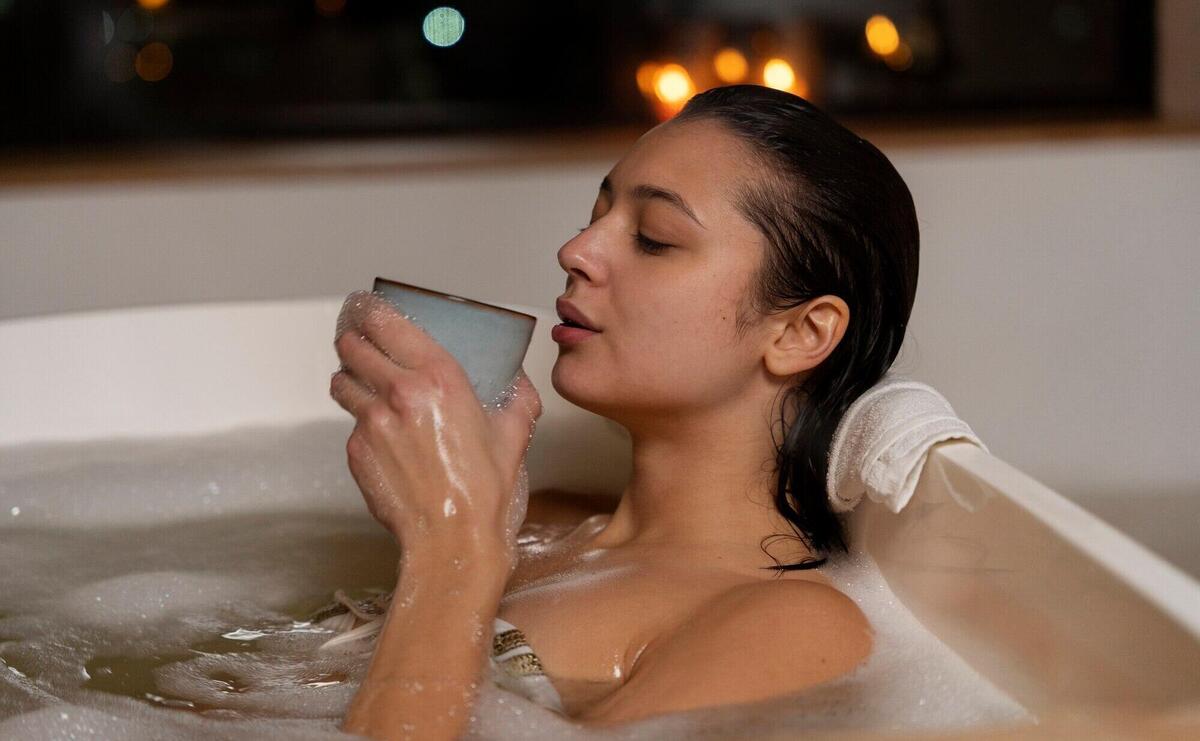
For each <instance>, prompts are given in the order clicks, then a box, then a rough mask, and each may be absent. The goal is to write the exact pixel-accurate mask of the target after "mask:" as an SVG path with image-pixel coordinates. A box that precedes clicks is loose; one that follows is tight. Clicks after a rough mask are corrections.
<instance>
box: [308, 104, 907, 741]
mask: <svg viewBox="0 0 1200 741" xmlns="http://www.w3.org/2000/svg"><path fill="white" fill-rule="evenodd" d="M917 253H918V230H917V223H916V217H915V212H914V208H913V203H912V198H911V196H910V194H909V192H908V189H907V188H906V187H905V185H904V182H903V181H902V180H901V178H900V176H899V175H898V174H897V173H896V171H895V169H894V168H893V167H892V166H891V164H890V163H889V162H888V160H887V159H886V158H885V157H884V156H883V155H882V154H881V153H880V152H879V151H878V150H877V149H876V148H875V147H873V146H872V145H870V144H869V143H867V142H866V141H864V140H862V139H860V138H859V137H857V136H856V135H854V134H853V133H851V132H849V131H848V130H846V129H844V128H843V127H841V126H840V125H838V124H837V123H835V122H834V121H833V120H832V119H830V118H828V117H827V116H826V115H825V114H823V113H822V112H820V111H819V110H818V109H816V108H815V107H814V106H812V105H811V104H810V103H808V102H807V101H805V100H803V99H802V98H798V97H796V96H794V95H791V94H788V93H784V92H780V91H776V90H772V89H769V88H764V87H758V86H752V85H737V86H730V87H723V88H716V89H712V90H709V91H707V92H704V93H701V94H699V95H697V96H695V97H693V98H692V99H691V101H689V103H688V104H687V106H686V107H685V108H684V109H683V111H682V112H681V113H680V114H678V115H677V116H676V117H675V118H674V119H672V120H670V121H668V122H666V123H664V124H661V125H659V126H658V127H656V128H654V129H652V130H651V131H649V132H647V133H646V134H645V135H644V136H642V137H641V138H640V139H639V140H638V141H637V143H636V144H634V146H633V148H632V149H631V150H630V151H629V152H628V153H627V154H626V155H625V157H623V158H622V159H621V161H620V162H618V163H617V164H616V165H615V166H614V167H613V168H612V170H611V171H610V172H609V174H608V176H607V177H606V178H605V179H604V181H603V183H602V184H601V186H600V192H599V195H598V197H597V199H596V202H595V205H594V206H593V209H592V214H591V219H590V222H589V224H588V225H587V226H586V227H585V228H583V229H581V230H580V233H579V235H578V236H576V237H574V238H573V239H571V240H570V241H569V242H567V243H566V244H565V245H563V246H562V248H561V249H560V250H559V252H558V261H559V264H560V265H561V266H562V268H563V270H564V271H565V272H566V274H567V283H566V291H565V293H564V294H563V296H562V297H561V298H560V299H559V302H558V309H559V313H560V316H562V317H564V318H565V319H568V320H574V322H573V323H578V324H582V325H584V326H586V327H589V328H591V329H592V330H593V331H584V330H579V329H575V330H564V328H563V326H562V325H560V326H559V327H555V328H554V332H553V333H554V336H555V340H556V341H557V342H558V343H559V356H558V359H557V362H556V363H555V365H554V370H553V375H552V381H553V385H554V389H555V391H556V392H558V393H559V394H560V395H562V396H563V397H564V398H565V399H567V400H568V401H570V402H572V403H574V404H576V405H578V406H580V407H583V408H584V409H588V410H590V411H592V412H595V413H597V414H601V415H604V416H606V417H608V418H610V419H613V420H615V421H616V422H618V423H620V424H621V425H622V426H623V427H625V428H626V429H627V430H628V431H629V433H630V436H631V438H632V445H633V450H632V452H633V474H632V476H631V478H630V480H629V483H628V485H627V486H626V488H625V490H624V492H623V494H622V497H621V499H620V502H619V504H618V505H617V506H616V509H615V511H613V512H611V513H600V514H591V513H587V512H581V513H580V514H579V518H577V519H576V521H575V522H573V523H570V527H569V531H568V532H566V533H565V534H564V533H560V534H559V535H557V536H551V537H547V538H543V539H541V540H539V541H537V542H533V543H529V542H526V540H525V539H522V545H521V546H519V547H518V544H517V541H518V538H517V537H516V536H517V534H516V533H515V532H514V531H513V528H512V527H511V526H509V524H508V523H509V522H510V521H512V520H513V519H514V516H515V514H516V513H517V512H519V511H520V508H521V507H522V506H523V505H524V503H523V502H519V501H516V500H517V497H515V496H514V495H513V494H512V492H513V491H514V489H517V488H518V474H519V471H520V470H521V463H522V460H523V456H524V454H525V451H526V449H527V443H528V441H529V439H530V438H531V436H532V431H533V427H534V425H535V422H536V418H537V416H538V415H539V414H540V413H541V405H540V399H539V396H538V393H537V391H536V390H535V389H534V388H533V387H532V385H531V384H530V382H529V380H528V379H527V378H526V377H524V375H523V374H522V376H521V377H520V379H519V381H518V383H517V385H516V389H515V393H514V395H513V397H512V399H511V401H510V402H509V403H508V405H507V406H506V407H504V408H503V409H500V410H496V411H494V412H489V411H487V410H484V409H481V408H480V406H479V404H478V402H477V401H476V400H475V398H474V396H473V395H472V393H471V389H470V386H469V383H468V381H467V380H466V377H465V374H464V372H463V371H462V369H461V367H460V366H459V365H458V364H457V363H456V362H454V361H453V359H452V358H451V357H450V356H449V354H448V353H446V352H445V351H444V350H442V349H441V348H440V347H439V346H438V345H437V344H436V343H434V342H433V341H432V340H431V339H430V338H429V337H428V336H427V335H425V334H424V333H423V332H421V331H420V330H419V329H418V328H416V327H415V326H414V325H412V324H411V323H409V322H407V321H406V320H404V319H403V318H402V317H400V316H399V315H398V314H396V313H395V312H393V311H390V310H389V309H388V308H387V307H386V306H385V305H383V304H382V302H380V301H379V300H378V299H373V298H370V297H365V298H362V299H360V300H359V301H358V302H357V303H356V305H355V308H353V309H351V310H349V311H347V313H346V318H345V320H344V322H343V328H348V329H353V330H354V331H342V332H341V334H340V336H339V337H338V339H337V342H336V346H337V350H338V354H339V356H340V357H341V358H342V361H343V363H344V366H343V370H342V371H340V372H338V373H336V374H335V375H334V377H333V379H332V383H331V393H332V395H333V397H334V398H335V399H336V400H337V401H338V403H340V404H341V405H342V406H343V407H345V408H346V409H347V410H348V411H350V412H351V413H352V414H353V415H354V416H355V417H356V418H357V420H358V424H357V425H356V427H355V430H354V432H353V434H352V435H351V436H350V439H349V441H348V443H347V452H348V457H349V461H350V468H351V471H352V472H353V474H354V477H355V480H356V481H357V482H358V484H359V487H360V488H361V489H362V491H363V494H364V497H365V498H366V500H367V502H368V506H369V507H370V509H371V511H372V513H373V514H374V515H375V517H376V518H377V519H379V521H380V522H381V523H383V524H384V525H385V526H386V527H387V528H388V529H389V530H390V531H391V532H392V533H393V534H395V535H396V537H397V538H398V539H399V541H400V543H402V544H403V556H402V558H401V571H400V577H399V581H398V583H397V588H396V592H395V595H394V598H393V599H392V602H391V606H390V608H389V609H388V612H387V616H386V619H385V620H384V621H383V628H382V632H381V633H380V635H379V638H378V643H377V645H376V648H375V654H374V657H373V659H372V663H371V666H370V669H369V671H368V674H367V677H366V679H365V681H364V683H363V685H362V687H361V689H360V690H359V693H358V695H357V696H356V697H355V699H354V701H353V703H352V704H351V707H350V709H349V712H348V714H347V716H346V720H345V726H344V727H345V729H346V730H348V731H352V732H356V733H361V734H364V735H368V736H372V737H377V738H393V737H404V736H406V735H411V736H412V737H414V738H453V737H454V736H456V735H457V734H458V733H460V732H461V731H462V730H463V728H464V727H465V724H466V720H467V716H468V712H469V708H470V703H471V701H472V697H473V695H474V690H475V688H476V686H477V685H476V681H477V680H478V678H479V677H480V673H481V668H482V667H483V665H484V664H485V662H486V660H487V657H488V649H489V648H490V643H491V641H490V639H491V627H492V626H493V619H494V618H497V617H498V618H500V619H502V620H504V621H507V622H508V623H511V624H512V625H514V626H519V627H520V629H521V631H523V633H524V635H525V636H526V637H527V639H528V642H529V644H530V647H531V648H533V649H535V650H536V655H537V656H538V657H539V658H540V661H541V665H542V666H543V667H544V669H545V672H546V674H548V675H549V676H550V677H553V678H557V679H555V685H556V686H557V688H558V690H559V692H560V694H561V696H562V700H563V704H564V706H565V709H566V712H567V714H568V715H569V716H570V717H572V718H573V719H574V720H576V721H578V722H580V723H584V724H590V725H609V724H613V723H619V722H625V721H630V720H635V719H639V718H644V717H647V716H650V715H655V714H659V713H665V712H672V711H679V710H686V709H691V708H698V707H704V706H711V705H720V704H726V703H740V702H751V701H755V700H762V699H766V698H768V697H772V696H777V695H782V694H791V693H795V692H799V691H802V690H804V689H805V688H806V687H810V686H812V685H815V684H817V683H820V682H824V681H827V680H830V679H833V678H835V677H837V676H839V675H842V674H845V673H846V672H849V671H851V670H852V669H853V668H854V667H856V666H857V665H859V664H860V663H861V662H862V661H863V660H864V659H865V658H866V657H867V656H868V654H869V652H870V648H871V630H870V626H869V624H868V623H867V621H866V618H865V617H864V616H863V614H862V613H861V611H860V610H859V609H858V607H857V606H856V605H855V604H854V603H853V602H852V601H851V600H850V599H849V598H847V597H845V596H844V595H843V594H841V593H840V592H838V591H837V590H836V589H835V588H833V587H832V586H830V584H829V583H828V581H827V580H826V578H825V577H824V576H823V575H822V574H821V572H820V571H819V570H818V569H817V567H819V566H820V564H822V563H823V562H824V560H825V558H826V557H827V556H828V555H829V554H831V553H833V552H835V551H838V550H842V549H844V548H845V543H844V540H843V535H842V531H841V524H840V522H839V521H838V519H837V518H836V517H835V516H834V515H833V513H832V512H831V510H830V508H829V506H828V503H827V500H826V493H825V485H824V480H825V472H826V456H827V455H828V449H829V444H830V440H831V438H832V435H833V432H834V430H835V428H836V426H837V424H838V421H839V420H840V419H841V416H842V414H843V412H844V411H845V409H846V408H847V407H848V406H849V405H850V404H851V403H852V402H853V401H854V400H855V399H856V398H857V397H858V396H859V395H861V394H862V393H863V392H864V391H866V390H867V389H868V388H870V387H871V386H872V385H873V384H874V383H875V382H876V381H877V380H878V379H879V378H880V377H881V376H882V375H883V373H884V372H885V371H886V370H887V369H888V367H889V366H890V365H891V363H892V361H893V360H894V358H895V357H896V354H897V352H898V351H899V349H900V345H901V343H902V341H903V339H904V331H905V326H906V324H907V322H908V317H909V314H910V311H911V308H912V304H913V298H914V293H915V290H916V282H917ZM566 323H567V324H568V325H570V324H571V323H572V322H566ZM776 435H778V438H779V439H778V440H777V438H776ZM539 501H540V498H539V496H538V495H537V494H535V495H534V497H533V498H532V500H531V504H530V507H529V513H530V517H529V519H528V520H527V522H526V528H532V527H533V526H536V525H539V524H542V525H544V524H545V523H538V522H536V519H537V517H538V514H539V512H540V511H541V509H540V508H539ZM588 515H590V516H588ZM579 519H582V521H581V522H580V521H579ZM543 530H544V528H543ZM415 636H419V637H420V638H419V639H417V640H414V637H415Z"/></svg>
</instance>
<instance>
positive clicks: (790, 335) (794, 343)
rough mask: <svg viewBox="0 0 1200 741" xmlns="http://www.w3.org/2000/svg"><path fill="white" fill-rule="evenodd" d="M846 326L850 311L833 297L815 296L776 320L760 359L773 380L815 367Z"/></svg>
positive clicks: (832, 348) (827, 354) (830, 350)
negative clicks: (775, 377)
mask: <svg viewBox="0 0 1200 741" xmlns="http://www.w3.org/2000/svg"><path fill="white" fill-rule="evenodd" d="M849 323H850V307H849V306H847V305H846V302H845V301H843V300H842V299H840V298H838V297H837V296H832V295H829V296H818V297H817V298H814V299H810V300H808V301H806V302H804V303H803V304H801V305H799V306H796V307H794V308H792V309H789V310H787V311H785V312H783V313H781V314H779V315H777V316H776V317H774V323H773V325H772V331H771V332H770V334H769V336H768V344H767V348H766V352H765V354H764V356H763V360H764V362H766V364H767V370H768V371H770V372H771V373H772V374H774V375H776V376H793V375H795V374H797V373H802V372H804V371H806V370H810V369H812V368H815V367H817V366H818V365H820V364H821V362H822V361H824V360H825V358H827V357H829V354H830V353H832V352H833V351H834V348H836V347H837V346H838V343H839V342H841V341H842V337H843V336H844V335H845V334H846V327H847V326H848V325H849Z"/></svg>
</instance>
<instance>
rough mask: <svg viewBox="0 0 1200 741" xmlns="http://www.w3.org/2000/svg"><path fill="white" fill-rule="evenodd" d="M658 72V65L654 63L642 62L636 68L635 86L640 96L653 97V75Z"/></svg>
mask: <svg viewBox="0 0 1200 741" xmlns="http://www.w3.org/2000/svg"><path fill="white" fill-rule="evenodd" d="M657 71H658V65H657V64H655V63H654V62H642V63H641V65H639V66H638V68H637V86H638V90H641V91H642V95H645V96H651V95H654V73H655V72H657Z"/></svg>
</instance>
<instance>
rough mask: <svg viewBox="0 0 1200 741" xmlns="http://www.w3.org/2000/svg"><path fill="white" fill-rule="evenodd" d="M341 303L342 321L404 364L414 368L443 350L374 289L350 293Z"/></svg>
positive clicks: (437, 355) (341, 322)
mask: <svg viewBox="0 0 1200 741" xmlns="http://www.w3.org/2000/svg"><path fill="white" fill-rule="evenodd" d="M351 296H352V297H356V298H355V299H354V301H350V300H349V299H347V304H346V306H344V307H343V314H344V318H340V319H339V330H338V331H339V332H341V331H342V327H343V324H344V325H346V326H352V327H354V328H355V329H357V330H358V332H359V333H360V334H363V335H365V336H366V337H367V339H369V340H370V341H371V342H372V343H373V344H374V345H375V346H376V347H378V348H379V349H380V351H382V352H383V353H384V355H386V356H387V357H389V358H391V359H392V360H393V361H395V362H396V363H398V364H399V365H402V366H404V367H406V368H417V367H420V366H422V365H424V364H426V363H428V362H429V361H431V360H434V359H436V358H438V357H440V356H441V355H443V354H444V353H446V351H445V349H443V348H442V346H441V345H439V344H438V343H437V342H436V341H435V340H434V339H433V337H431V336H430V335H429V334H428V333H426V332H425V330H424V329H422V328H421V327H419V326H418V325H417V324H416V323H415V322H413V321H412V320H411V319H409V318H407V317H406V316H404V315H403V314H401V313H400V312H399V311H398V310H397V309H396V307H395V306H394V305H393V304H392V303H391V302H390V301H388V300H387V299H386V298H384V297H383V296H382V295H380V294H377V293H366V292H360V294H351Z"/></svg>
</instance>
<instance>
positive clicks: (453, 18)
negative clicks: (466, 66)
mask: <svg viewBox="0 0 1200 741" xmlns="http://www.w3.org/2000/svg"><path fill="white" fill-rule="evenodd" d="M466 27H467V20H466V19H465V18H463V14H462V13H460V12H458V11H457V10H455V9H454V8H450V7H446V6H443V7H440V8H434V9H433V10H431V11H429V13H427V14H426V15H425V21H424V22H423V23H422V24H421V32H422V33H424V34H425V40H426V41H428V42H429V43H431V44H433V45H434V46H453V45H454V44H457V43H458V40H459V39H461V38H462V35H463V31H464V30H465V29H466Z"/></svg>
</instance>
